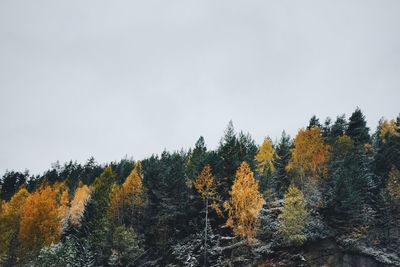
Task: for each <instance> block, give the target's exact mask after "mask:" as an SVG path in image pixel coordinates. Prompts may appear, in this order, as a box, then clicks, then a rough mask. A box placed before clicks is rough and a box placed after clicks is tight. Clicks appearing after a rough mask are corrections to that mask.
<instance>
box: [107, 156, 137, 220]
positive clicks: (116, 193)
mask: <svg viewBox="0 0 400 267" xmlns="http://www.w3.org/2000/svg"><path fill="white" fill-rule="evenodd" d="M142 177H143V170H142V164H141V163H140V161H137V162H136V163H135V165H134V168H133V170H132V171H131V173H130V174H129V176H128V177H127V178H126V180H125V182H124V183H123V184H122V185H121V186H118V185H114V186H113V189H112V190H111V196H110V212H111V216H112V217H113V219H117V221H118V223H119V224H128V225H133V224H135V223H137V220H138V217H139V215H140V214H139V211H140V208H141V207H142V206H143V205H144V188H143V178H142Z"/></svg>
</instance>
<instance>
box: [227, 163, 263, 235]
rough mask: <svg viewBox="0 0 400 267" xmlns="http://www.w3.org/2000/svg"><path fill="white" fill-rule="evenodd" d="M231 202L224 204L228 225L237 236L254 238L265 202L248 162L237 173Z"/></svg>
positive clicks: (231, 192) (231, 193)
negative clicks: (259, 215)
mask: <svg viewBox="0 0 400 267" xmlns="http://www.w3.org/2000/svg"><path fill="white" fill-rule="evenodd" d="M229 194H230V200H229V202H225V203H224V208H225V209H226V210H227V212H228V219H227V221H226V225H228V226H229V227H231V228H232V229H233V233H234V235H236V236H240V237H242V238H245V237H247V238H252V237H254V236H255V233H256V226H257V222H258V214H259V212H260V210H261V208H262V207H263V205H264V203H265V201H264V199H263V197H262V195H261V194H260V192H259V188H258V181H257V180H255V179H254V177H253V172H252V171H251V170H250V166H249V165H248V164H247V163H246V162H242V164H241V165H240V167H239V169H238V170H237V172H236V179H235V181H234V183H233V185H232V190H231V191H230V193H229Z"/></svg>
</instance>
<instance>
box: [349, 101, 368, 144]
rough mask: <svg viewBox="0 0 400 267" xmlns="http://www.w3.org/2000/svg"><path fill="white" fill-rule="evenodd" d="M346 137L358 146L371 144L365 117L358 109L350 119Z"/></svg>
mask: <svg viewBox="0 0 400 267" xmlns="http://www.w3.org/2000/svg"><path fill="white" fill-rule="evenodd" d="M346 135H347V136H350V138H351V139H353V141H354V144H355V145H356V146H358V145H364V144H367V143H370V142H371V137H370V135H369V128H368V127H367V122H366V120H365V116H364V114H363V113H362V111H361V110H360V109H359V108H356V110H355V111H354V112H353V114H351V116H350V118H349V123H348V127H347V129H346Z"/></svg>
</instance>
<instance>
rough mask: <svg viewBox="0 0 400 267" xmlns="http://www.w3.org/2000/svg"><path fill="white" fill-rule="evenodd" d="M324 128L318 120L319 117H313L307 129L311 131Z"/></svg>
mask: <svg viewBox="0 0 400 267" xmlns="http://www.w3.org/2000/svg"><path fill="white" fill-rule="evenodd" d="M314 127H316V128H320V129H321V128H322V125H321V123H319V119H318V118H317V116H315V115H313V116H312V117H311V119H310V123H309V124H308V126H307V129H308V130H310V129H311V128H314Z"/></svg>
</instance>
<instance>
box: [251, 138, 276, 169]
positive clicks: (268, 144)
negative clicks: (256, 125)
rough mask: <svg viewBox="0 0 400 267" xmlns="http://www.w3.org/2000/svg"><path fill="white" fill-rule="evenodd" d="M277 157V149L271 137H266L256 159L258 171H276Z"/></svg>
mask: <svg viewBox="0 0 400 267" xmlns="http://www.w3.org/2000/svg"><path fill="white" fill-rule="evenodd" d="M275 158H276V155H275V150H274V147H273V145H272V141H271V139H269V138H265V139H264V141H263V143H262V144H261V146H260V148H259V150H258V153H257V155H256V156H255V160H256V162H257V172H258V173H260V174H265V172H267V171H269V172H273V171H275V166H274V160H275Z"/></svg>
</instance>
